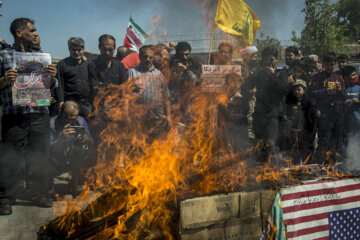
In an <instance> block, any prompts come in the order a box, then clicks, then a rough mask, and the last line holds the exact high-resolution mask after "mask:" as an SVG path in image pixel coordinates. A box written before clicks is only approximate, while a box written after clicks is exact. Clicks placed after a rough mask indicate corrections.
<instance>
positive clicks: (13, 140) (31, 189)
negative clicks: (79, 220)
mask: <svg viewBox="0 0 360 240" xmlns="http://www.w3.org/2000/svg"><path fill="white" fill-rule="evenodd" d="M10 31H11V33H12V35H13V37H14V44H13V46H12V47H11V48H8V49H5V50H3V51H1V52H0V96H1V101H2V107H3V113H4V116H3V119H2V139H3V143H4V147H5V149H6V151H5V152H4V153H3V154H2V156H1V159H0V160H1V168H0V215H8V214H11V213H12V209H11V205H12V203H13V201H14V199H15V197H17V196H19V193H20V192H21V193H25V192H28V193H30V196H29V197H30V199H32V201H33V203H34V205H37V206H41V207H48V206H49V205H50V204H51V201H50V199H49V196H48V190H49V186H48V183H49V179H48V172H49V171H48V159H49V138H50V122H49V110H48V107H47V101H48V100H49V95H48V92H47V91H48V90H44V91H43V90H41V91H43V92H42V93H41V94H40V98H39V99H42V100H41V101H37V100H36V99H34V98H33V97H34V96H35V95H38V92H37V91H35V90H34V91H33V92H32V94H30V95H32V97H31V100H30V102H29V101H27V102H26V101H17V100H18V99H19V98H16V96H13V94H14V92H13V89H14V86H15V87H16V86H17V87H22V86H24V85H26V84H29V80H30V83H33V81H35V82H37V83H38V84H39V85H40V82H43V83H45V85H46V83H49V85H50V86H51V87H55V86H56V85H57V84H56V82H57V80H56V79H55V75H56V67H55V66H54V65H52V64H49V63H50V61H49V60H46V61H45V62H43V63H41V62H42V61H40V63H41V64H39V63H35V62H38V61H35V62H34V63H32V64H30V65H29V67H30V66H31V67H30V68H31V69H30V70H29V71H31V72H33V71H32V70H36V71H38V72H39V71H44V73H45V74H47V75H48V76H49V80H48V79H47V78H46V80H45V78H43V77H44V76H43V77H40V78H39V75H37V76H38V77H36V76H35V75H36V74H35V75H34V76H33V78H31V77H30V78H25V79H24V78H23V77H24V75H23V74H22V73H24V72H23V68H22V67H19V66H18V69H16V64H20V65H22V63H24V64H25V65H24V66H26V67H25V69H26V68H27V64H29V62H31V61H24V62H22V61H16V58H17V57H15V59H14V56H21V55H18V53H28V54H29V55H28V56H27V57H29V56H31V57H33V58H34V57H36V56H40V55H39V53H38V52H37V50H34V49H33V48H32V46H34V45H35V44H36V42H37V41H38V34H37V32H36V28H35V26H34V21H33V20H30V19H28V18H17V19H15V20H14V21H13V22H12V23H11V27H10ZM44 56H45V55H44ZM46 56H47V58H49V57H50V56H49V55H46ZM40 59H44V58H43V57H42V56H41V57H40ZM14 61H15V63H16V64H15V65H14ZM40 65H41V66H40ZM33 68H34V69H33ZM26 71H27V70H26ZM26 71H25V72H26ZM36 71H35V72H36ZM30 76H31V74H30ZM45 85H44V86H45ZM47 88H48V87H47ZM30 89H31V88H30ZM44 89H46V88H45V87H44ZM31 91H32V90H31ZM15 95H16V92H15ZM20 95H21V94H20ZM25 95H26V94H25ZM41 95H43V96H41ZM21 96H24V95H21ZM20 99H21V98H20ZM24 99H25V98H24ZM29 99H30V98H29ZM20 102H21V106H19V105H18V104H19V103H20ZM13 103H16V104H13ZM34 103H35V104H34ZM24 161H25V166H26V169H25V173H26V176H25V177H26V179H27V181H26V189H24V176H22V175H21V173H22V172H23V171H22V170H23V169H21V166H24V164H23V163H24Z"/></svg>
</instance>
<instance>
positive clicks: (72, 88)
mask: <svg viewBox="0 0 360 240" xmlns="http://www.w3.org/2000/svg"><path fill="white" fill-rule="evenodd" d="M88 65H89V62H88V61H82V62H81V63H80V64H79V63H78V62H77V61H76V60H75V59H73V58H71V57H67V58H65V59H63V60H61V61H60V62H59V64H58V65H57V78H58V81H59V92H60V96H59V101H68V100H73V101H75V102H77V103H78V104H79V106H80V115H82V116H85V117H86V116H87V115H88V114H89V113H90V112H91V111H92V101H93V97H94V93H93V89H94V88H93V87H94V82H93V81H92V78H89V73H88Z"/></svg>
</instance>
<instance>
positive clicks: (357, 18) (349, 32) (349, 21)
mask: <svg viewBox="0 0 360 240" xmlns="http://www.w3.org/2000/svg"><path fill="white" fill-rule="evenodd" d="M336 8H337V17H338V24H339V25H342V26H346V27H347V29H346V31H345V32H344V34H345V36H346V37H348V38H349V39H351V40H353V41H358V40H360V1H359V0H340V1H339V2H338V3H337V5H336Z"/></svg>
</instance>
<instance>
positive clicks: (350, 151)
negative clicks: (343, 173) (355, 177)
mask: <svg viewBox="0 0 360 240" xmlns="http://www.w3.org/2000/svg"><path fill="white" fill-rule="evenodd" d="M359 146H360V133H357V134H355V135H353V136H351V137H350V138H349V141H348V144H347V147H346V162H345V163H346V167H347V168H348V169H359V168H360V160H359V156H360V148H359Z"/></svg>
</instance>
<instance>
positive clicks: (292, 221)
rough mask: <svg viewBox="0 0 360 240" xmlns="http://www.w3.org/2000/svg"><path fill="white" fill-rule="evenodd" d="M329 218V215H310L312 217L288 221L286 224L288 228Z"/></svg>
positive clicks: (285, 221)
mask: <svg viewBox="0 0 360 240" xmlns="http://www.w3.org/2000/svg"><path fill="white" fill-rule="evenodd" d="M327 217H328V213H320V214H314V215H310V216H304V217H297V218H292V219H287V220H284V223H285V224H286V225H287V226H290V225H295V224H299V223H304V222H311V221H316V220H321V219H325V218H327Z"/></svg>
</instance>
